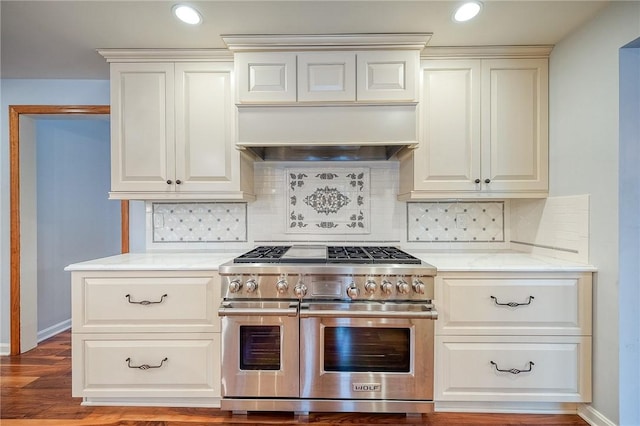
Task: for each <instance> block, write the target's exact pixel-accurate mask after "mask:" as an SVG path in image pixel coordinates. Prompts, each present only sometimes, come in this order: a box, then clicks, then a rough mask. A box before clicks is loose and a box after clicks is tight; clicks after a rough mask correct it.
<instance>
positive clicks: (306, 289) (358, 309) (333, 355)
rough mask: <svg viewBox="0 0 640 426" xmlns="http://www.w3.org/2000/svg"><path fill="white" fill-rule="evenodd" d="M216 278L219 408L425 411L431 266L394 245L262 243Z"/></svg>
mask: <svg viewBox="0 0 640 426" xmlns="http://www.w3.org/2000/svg"><path fill="white" fill-rule="evenodd" d="M219 273H220V275H221V277H222V295H223V301H222V305H221V306H220V308H219V311H218V313H219V315H220V317H221V319H222V320H221V321H222V396H223V399H222V403H221V408H222V409H224V410H231V411H234V412H247V411H293V412H296V413H308V412H310V411H343V412H344V411H348V412H351V411H354V412H355V411H359V412H379V411H380V412H404V413H425V412H430V411H432V410H433V352H434V351H433V345H434V342H433V340H434V321H433V320H435V319H436V318H437V315H438V314H437V311H436V310H435V308H434V306H433V303H432V298H433V279H434V276H435V273H436V270H435V268H434V267H433V266H431V265H428V264H426V263H424V262H422V261H421V260H420V259H417V258H415V257H413V256H411V255H410V254H408V253H406V252H404V251H402V250H399V249H397V248H394V247H369V246H365V247H339V246H328V247H327V246H311V245H307V246H304V245H300V246H296V245H294V246H263V247H257V248H255V249H254V250H252V251H250V252H248V253H246V254H244V255H242V256H239V257H237V258H236V259H234V260H233V261H232V262H228V263H226V264H224V265H221V266H220V269H219Z"/></svg>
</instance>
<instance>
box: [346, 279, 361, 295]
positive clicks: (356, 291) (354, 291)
mask: <svg viewBox="0 0 640 426" xmlns="http://www.w3.org/2000/svg"><path fill="white" fill-rule="evenodd" d="M347 296H349V298H350V299H355V298H357V297H358V296H360V289H359V288H358V287H356V285H355V284H354V283H351V285H349V287H347Z"/></svg>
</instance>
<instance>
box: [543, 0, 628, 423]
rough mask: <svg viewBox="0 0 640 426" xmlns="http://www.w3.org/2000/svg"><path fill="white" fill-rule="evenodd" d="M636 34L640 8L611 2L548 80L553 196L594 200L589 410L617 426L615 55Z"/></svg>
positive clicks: (555, 58)
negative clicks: (581, 196) (582, 196)
mask: <svg viewBox="0 0 640 426" xmlns="http://www.w3.org/2000/svg"><path fill="white" fill-rule="evenodd" d="M639 35H640V3H639V2H612V4H611V5H610V6H607V8H606V9H604V10H603V11H602V12H601V13H600V14H599V15H598V16H597V17H596V18H595V19H594V20H592V21H591V22H589V23H587V24H585V25H584V26H583V27H582V28H580V29H579V30H577V31H575V32H574V33H573V34H571V35H570V36H568V37H567V38H565V39H564V40H562V41H561V42H560V43H558V44H557V45H556V46H555V48H554V49H553V51H552V53H551V60H550V75H549V82H550V90H549V92H550V96H549V102H550V105H549V111H550V126H549V133H550V134H549V137H550V143H549V145H550V150H549V158H550V160H549V175H550V188H551V191H550V195H552V196H558V195H578V194H589V195H590V200H591V211H590V234H591V235H590V236H591V238H590V247H589V252H590V260H591V263H593V264H594V265H595V266H597V267H598V273H597V278H596V280H595V283H594V284H595V285H594V322H593V324H594V349H593V363H594V364H593V404H592V406H593V408H594V409H595V410H597V411H598V412H599V413H601V414H602V415H604V416H605V417H606V418H608V419H609V420H610V421H612V422H614V423H616V424H618V422H619V407H618V402H619V393H618V385H619V369H618V354H619V351H618V343H619V342H618V316H617V312H618V214H617V205H618V86H619V81H618V52H619V48H620V47H622V46H623V45H625V44H626V43H629V42H630V41H632V40H634V39H635V38H637V37H638V36H639ZM626 397H627V396H623V398H626ZM624 403H625V404H627V403H628V404H637V401H636V400H633V401H631V400H629V401H624Z"/></svg>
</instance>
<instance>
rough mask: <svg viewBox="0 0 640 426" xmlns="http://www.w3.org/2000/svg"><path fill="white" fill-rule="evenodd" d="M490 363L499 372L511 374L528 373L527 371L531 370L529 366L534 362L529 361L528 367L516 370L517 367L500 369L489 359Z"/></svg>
mask: <svg viewBox="0 0 640 426" xmlns="http://www.w3.org/2000/svg"><path fill="white" fill-rule="evenodd" d="M489 362H490V363H491V365H493V366H494V367H495V368H496V371H499V372H501V373H511V374H520V373H528V372H529V371H531V367H532V366H534V365H535V364H534V363H533V361H529V362H528V364H529V368H528V369H526V370H518V369H517V368H510V369H508V370H501V369H499V368H498V364H496V363H495V362H493V361H489Z"/></svg>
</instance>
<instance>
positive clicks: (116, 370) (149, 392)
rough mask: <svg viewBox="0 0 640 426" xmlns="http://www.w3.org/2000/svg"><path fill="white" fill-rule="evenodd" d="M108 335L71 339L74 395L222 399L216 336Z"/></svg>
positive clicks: (79, 335) (79, 336)
mask: <svg viewBox="0 0 640 426" xmlns="http://www.w3.org/2000/svg"><path fill="white" fill-rule="evenodd" d="M106 337H107V338H102V337H97V338H96V337H90V335H82V334H76V335H74V341H73V343H74V348H73V351H74V352H73V361H74V367H77V368H74V376H73V395H74V396H87V397H91V396H117V397H127V396H138V397H142V396H147V397H154V396H155V397H167V396H182V397H219V396H220V371H219V370H220V365H219V362H220V355H219V351H220V339H219V337H220V336H219V334H201V335H197V337H199V338H196V336H194V338H185V337H182V338H178V337H173V336H172V337H168V336H167V335H166V334H165V335H160V336H159V337H154V338H148V337H144V338H141V336H139V335H133V336H130V337H126V338H120V339H115V338H114V336H112V335H108V336H106ZM205 337H206V338H205ZM134 338H136V339H135V340H134Z"/></svg>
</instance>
